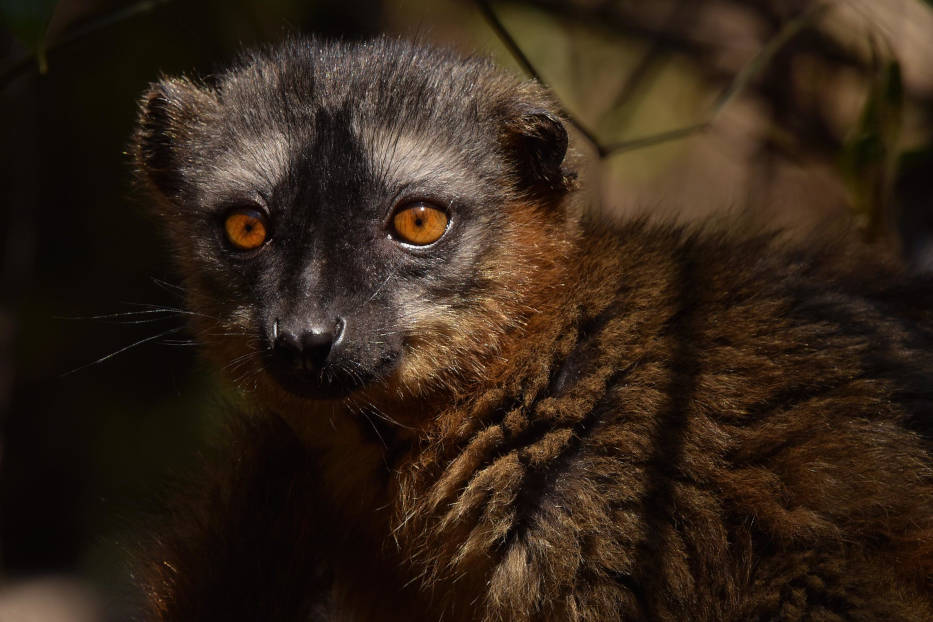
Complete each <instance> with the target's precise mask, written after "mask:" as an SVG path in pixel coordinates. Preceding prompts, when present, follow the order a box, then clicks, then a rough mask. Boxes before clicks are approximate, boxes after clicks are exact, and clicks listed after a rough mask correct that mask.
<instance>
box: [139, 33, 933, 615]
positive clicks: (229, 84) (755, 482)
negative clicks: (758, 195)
mask: <svg viewBox="0 0 933 622" xmlns="http://www.w3.org/2000/svg"><path fill="white" fill-rule="evenodd" d="M390 104H391V105H390ZM335 111H336V112H335ZM559 118H560V115H559V113H558V112H557V110H556V107H555V105H554V104H553V102H552V101H551V99H550V98H549V96H548V95H547V94H546V93H545V92H544V91H543V90H542V89H541V88H540V87H538V86H537V85H534V84H529V83H522V82H520V81H519V80H517V79H515V78H512V77H509V76H507V75H505V74H503V73H501V72H500V71H499V70H497V69H495V68H494V67H492V66H491V65H490V64H488V63H487V62H485V61H481V60H476V59H468V60H462V59H459V58H458V57H456V56H455V55H453V54H451V53H450V52H446V51H437V50H433V49H430V48H425V47H420V46H417V45H412V44H409V43H404V42H397V41H392V40H388V39H380V40H377V41H374V42H370V43H367V44H363V45H360V46H357V45H353V44H327V43H321V42H318V41H312V40H293V41H291V42H289V43H287V44H285V45H284V46H283V47H281V48H277V49H270V50H266V51H263V52H260V53H254V54H249V55H247V56H246V57H245V58H244V59H243V60H242V61H241V62H240V63H239V64H238V65H236V66H235V67H234V68H233V69H231V70H230V71H228V72H226V73H224V74H221V75H220V76H219V77H217V78H216V79H215V80H213V81H212V83H211V84H210V85H199V84H196V83H195V82H192V81H188V80H184V79H165V80H162V81H161V82H159V83H157V84H155V85H153V87H152V89H151V90H150V92H149V93H147V95H146V96H145V97H144V99H143V103H142V109H141V115H140V122H139V129H138V132H137V136H136V141H135V146H134V154H135V157H136V162H137V165H138V168H139V172H140V179H141V180H142V181H143V183H144V184H146V185H147V186H148V188H149V190H150V191H151V192H152V193H153V195H154V197H155V202H156V204H157V209H156V213H157V215H158V216H157V217H158V218H159V219H160V220H161V222H163V223H164V224H165V225H166V226H165V229H166V231H167V234H168V237H169V239H170V240H171V242H172V245H173V247H174V249H175V256H176V261H177V263H178V265H179V267H180V270H181V271H182V273H183V275H184V277H185V281H186V285H187V290H188V295H189V304H190V306H191V308H192V309H193V310H194V311H195V312H196V315H194V316H193V326H194V330H195V332H196V334H197V335H198V338H199V340H200V341H201V342H202V343H203V345H204V349H205V352H206V353H207V355H208V356H209V357H210V359H211V360H212V361H213V363H214V364H215V365H216V366H217V367H218V368H220V369H222V370H223V371H224V373H225V374H226V375H227V376H228V377H229V378H230V379H231V380H232V381H233V382H234V383H235V384H236V385H237V386H238V387H239V388H240V389H241V391H242V393H243V394H244V396H245V397H246V399H247V400H248V401H249V402H250V404H251V408H252V409H253V411H254V412H253V414H252V415H251V416H249V417H247V418H245V419H243V420H242V421H241V419H240V417H239V416H238V415H236V414H234V413H231V421H232V422H233V423H232V424H231V426H232V427H233V428H234V434H233V437H232V438H231V439H230V440H229V447H230V449H229V451H230V454H229V455H230V458H229V463H224V462H223V461H220V462H217V463H216V464H215V465H214V466H209V467H208V468H207V469H206V470H205V473H204V475H203V477H202V478H201V479H200V480H199V481H198V482H197V483H195V484H194V492H193V493H191V494H189V495H188V496H182V499H180V500H177V501H175V502H174V503H173V505H172V508H173V509H172V512H173V513H174V518H172V519H166V520H165V521H164V522H162V523H159V524H157V525H156V526H155V527H154V536H153V538H152V539H151V542H149V543H148V544H146V545H144V546H142V547H140V551H139V553H138V557H139V560H140V562H139V565H138V567H137V573H138V574H137V577H138V580H139V584H140V587H141V589H142V590H143V592H144V593H145V595H146V607H145V608H146V614H145V615H146V616H147V619H152V620H175V621H179V620H259V619H268V620H309V619H313V620H360V621H362V620H379V621H385V620H399V621H401V620H405V621H411V620H426V621H427V620H431V621H433V620H444V621H445V622H446V621H467V620H482V621H486V622H494V621H495V622H506V621H509V622H512V621H528V622H531V621H538V620H547V621H550V620H554V621H557V620H574V621H581V622H583V621H603V620H669V621H681V620H701V621H710V622H713V621H719V620H730V621H735V622H740V621H747V620H801V621H802V620H844V619H845V620H866V621H868V620H917V621H920V620H930V619H933V599H931V596H930V595H931V593H933V584H931V577H933V467H931V460H930V451H931V431H933V424H931V417H933V321H931V320H933V317H931V313H933V311H931V309H933V289H931V283H929V282H924V281H920V280H917V279H916V278H915V277H912V276H911V275H909V274H905V273H904V272H903V271H902V269H901V268H900V267H898V266H897V265H896V264H894V263H893V262H891V261H890V260H888V259H886V258H885V257H884V256H883V253H881V252H880V251H877V250H874V249H860V248H858V247H856V246H853V245H851V243H846V242H845V241H844V240H843V239H842V238H838V237H836V236H831V235H827V236H825V237H824V239H822V240H820V241H819V242H815V243H812V244H791V243H788V242H785V241H782V240H781V237H780V236H779V235H747V234H738V233H723V232H716V230H714V229H713V228H709V229H707V230H702V229H701V230H695V231H694V230H690V229H686V228H683V227H674V226H662V225H656V224H649V223H647V222H644V221H636V222H630V223H626V224H622V225H619V226H616V227H610V226H609V225H606V224H604V223H598V222H591V221H589V220H587V219H586V218H585V217H583V215H582V213H583V210H582V209H581V205H580V195H579V192H578V189H577V187H576V183H575V181H574V180H575V176H574V169H575V167H576V162H575V156H574V155H573V151H572V150H571V151H570V152H568V153H567V154H566V155H565V148H566V135H565V134H564V133H563V130H562V129H561V127H560V125H559V124H560V121H559ZM315 128H316V129H315ZM315 132H317V133H315ZM309 158H310V159H311V161H310V162H309ZM330 162H338V163H341V166H336V165H334V166H331V167H330V168H329V166H330V165H329V163H330ZM409 180H420V181H418V182H417V183H420V184H422V190H419V192H424V193H427V194H429V195H431V196H429V197H421V196H419V197H416V198H418V199H425V198H428V199H433V200H434V201H436V202H438V204H441V203H443V205H442V207H445V208H446V207H447V206H448V205H450V206H452V208H451V209H452V211H451V213H452V219H453V220H452V225H451V230H450V231H451V237H446V236H445V237H442V239H441V242H439V243H438V244H439V245H438V246H437V247H433V248H426V249H423V251H417V252H422V253H423V254H422V255H418V256H417V257H416V256H414V255H412V256H408V255H405V254H404V253H407V252H409V251H406V250H404V249H402V248H396V247H395V246H392V244H393V242H392V241H391V240H387V239H385V238H384V237H383V235H384V229H381V228H380V227H382V225H381V224H380V223H381V222H382V219H383V218H387V217H388V216H389V214H390V213H391V212H390V211H388V210H387V209H386V207H391V204H390V203H391V202H389V203H387V204H386V206H384V207H380V208H378V209H377V208H376V207H374V205H360V204H359V201H362V200H363V198H365V196H372V197H377V198H375V199H373V201H375V202H376V203H379V202H380V201H382V199H380V198H378V197H379V196H381V195H379V193H378V191H375V190H374V191H372V193H371V194H370V195H363V194H360V195H359V196H358V197H357V195H355V194H353V193H355V192H357V189H358V188H368V187H373V188H378V187H382V186H380V184H382V185H384V186H385V188H389V189H391V188H397V187H407V186H406V183H407V182H408V181H409ZM413 183H414V182H413ZM276 188H278V189H279V190H278V192H279V194H278V195H276V196H279V197H285V198H279V199H276V200H274V201H273V203H274V207H275V210H278V211H276V212H275V213H273V215H272V216H273V221H275V220H276V219H278V222H282V221H283V219H284V220H287V221H288V222H289V223H290V225H289V228H288V229H285V230H283V229H282V228H281V227H280V228H279V229H278V230H275V227H274V225H270V227H272V229H273V230H272V231H270V235H271V236H272V237H270V241H269V242H268V244H269V245H272V246H270V247H269V248H271V249H272V250H271V251H270V253H269V254H267V255H260V254H257V255H255V256H254V257H253V256H251V257H253V258H247V257H245V256H236V255H231V254H230V253H226V254H225V252H224V251H223V250H222V249H221V248H220V247H218V246H217V241H216V235H215V234H216V232H215V230H214V228H215V227H216V221H215V220H214V216H215V215H216V213H217V212H218V210H219V209H220V207H222V206H223V205H226V203H227V202H229V197H231V196H233V197H234V198H236V197H240V198H242V197H243V196H251V195H250V192H252V190H251V189H253V190H255V189H258V191H261V192H263V193H266V194H271V195H274V194H275V193H274V192H273V190H274V189H276ZM283 188H284V190H283ZM432 193H433V194H432ZM444 193H446V194H444ZM350 195H352V196H353V201H349V200H347V201H348V202H346V204H344V203H341V201H344V197H346V196H350ZM442 196H443V199H442V198H441V197H442ZM308 197H310V199H309V198H308ZM312 199H313V200H312ZM379 204H380V205H382V203H379ZM327 210H330V211H327ZM322 214H324V215H326V218H324V217H323V216H322ZM298 216H301V218H298ZM289 219H290V220H289ZM458 219H459V220H458ZM332 220H333V221H334V222H331V221H332ZM335 223H336V224H335ZM347 223H349V224H347ZM338 224H339V225H340V227H342V228H339V229H338V228H337V225H338ZM331 226H333V227H334V228H332V229H331V228H329V227H331ZM276 236H278V237H276ZM332 238H333V239H336V240H337V241H335V242H334V243H333V245H331V246H328V243H329V242H331V241H332ZM338 242H339V243H338ZM275 244H278V246H275ZM353 244H356V246H353ZM444 244H446V246H444ZM309 249H313V250H315V252H313V253H309V252H307V251H308V250H309ZM347 249H349V250H347ZM261 252H266V251H265V250H264V251H261ZM276 253H278V254H276ZM367 253H369V254H367ZM355 254H360V255H363V256H365V257H366V258H367V260H366V261H359V262H356V263H354V255H355ZM262 262H266V263H262ZM419 262H420V263H419ZM413 266H414V267H413ZM260 268H261V269H260ZM416 268H417V269H416ZM406 269H407V270H408V271H407V272H406ZM251 270H252V271H253V272H250V271H251ZM333 271H340V272H339V278H336V277H333V274H334V272H333ZM289 274H290V275H292V276H291V277H288V278H285V277H284V276H281V275H289ZM247 275H252V276H247ZM331 277H333V278H331ZM333 283H336V284H337V285H333ZM318 288H320V289H318ZM328 288H329V289H328ZM305 297H307V298H309V299H310V302H308V303H307V304H308V306H307V309H306V312H307V313H308V314H314V313H319V312H320V309H321V308H326V309H328V310H330V309H331V308H332V307H333V308H337V307H339V308H340V309H342V311H340V312H341V313H347V314H351V315H350V317H353V318H357V317H358V318H359V319H358V325H360V326H364V327H365V328H367V330H361V331H357V332H355V333H353V334H352V335H351V338H352V339H354V340H355V341H354V344H355V345H354V348H355V349H351V350H349V351H350V352H351V354H352V356H350V355H347V356H346V357H344V358H343V359H341V361H340V363H339V364H340V365H343V366H345V368H346V371H347V373H350V374H353V373H363V372H364V371H372V370H373V369H380V370H381V369H383V368H379V367H376V366H375V363H373V361H379V360H382V359H380V358H379V357H384V355H385V353H386V352H389V351H392V352H396V353H397V354H398V357H397V358H395V359H393V361H394V363H393V365H392V366H391V367H386V368H385V371H384V372H380V373H379V374H376V376H375V377H374V378H373V379H372V380H371V381H370V382H368V383H367V384H366V385H365V386H363V387H362V388H360V389H358V390H356V391H354V392H353V393H352V394H350V395H349V396H348V397H345V398H341V399H327V400H311V399H307V398H302V397H299V396H297V395H295V394H293V393H290V392H289V391H287V390H285V389H284V388H282V387H281V386H280V385H279V384H278V382H276V381H275V379H274V378H273V377H272V376H270V375H269V374H267V373H266V371H265V368H264V362H263V361H264V359H263V354H264V349H265V348H267V347H268V339H267V337H264V333H263V331H264V330H265V326H266V324H264V322H266V323H267V319H268V317H267V316H268V314H269V313H270V312H269V311H268V310H269V309H270V308H273V309H276V311H275V312H276V313H278V312H279V311H278V310H277V309H280V308H282V309H284V308H286V307H288V305H290V304H293V303H294V304H297V302H296V300H297V301H298V302H300V301H301V300H303V299H304V298H305ZM299 299H300V300H299ZM277 305H278V306H277ZM283 305H284V306H283ZM328 305H331V306H328ZM340 305H343V306H342V307H341V306H340ZM302 309H305V308H304V307H302ZM328 312H330V311H328ZM263 314H266V315H265V316H264V315H263ZM352 314H356V315H352ZM354 370H355V371H354ZM322 373H325V372H322ZM283 422H284V423H283Z"/></svg>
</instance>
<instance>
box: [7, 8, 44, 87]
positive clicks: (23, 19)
mask: <svg viewBox="0 0 933 622" xmlns="http://www.w3.org/2000/svg"><path fill="white" fill-rule="evenodd" d="M57 4H58V0H0V24H2V25H3V27H4V28H6V29H8V30H9V31H10V32H12V33H13V36H15V37H16V38H17V39H19V40H20V42H22V44H23V45H25V46H26V47H27V48H29V49H30V50H32V51H33V52H35V54H36V58H37V59H38V60H39V71H41V72H42V73H45V71H46V69H47V63H46V61H45V33H46V30H48V27H49V22H50V21H51V19H52V14H53V13H54V12H55V6H56V5H57Z"/></svg>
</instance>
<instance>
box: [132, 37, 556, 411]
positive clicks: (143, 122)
mask: <svg viewBox="0 0 933 622" xmlns="http://www.w3.org/2000/svg"><path fill="white" fill-rule="evenodd" d="M566 144H567V138H566V133H565V132H564V129H563V127H562V126H561V123H560V121H559V120H557V117H556V116H555V114H554V113H553V112H550V111H549V104H548V102H547V101H546V100H545V99H544V98H543V97H542V95H541V94H540V92H539V91H538V90H537V89H534V88H529V87H527V86H526V87H522V86H521V85H519V84H517V83H516V82H514V81H512V80H510V79H507V78H503V77H501V76H499V74H497V73H496V72H495V71H494V70H492V69H491V68H490V67H489V66H488V65H486V64H485V63H480V62H475V61H471V62H464V61H460V60H456V59H455V58H454V57H452V56H450V55H448V54H446V53H441V52H437V51H432V50H425V49H421V48H415V47H412V46H409V45H406V44H400V43H397V42H389V41H378V42H375V43H372V44H369V46H368V47H350V46H327V45H319V44H316V43H313V42H293V43H291V44H290V45H288V46H286V47H284V48H282V49H279V50H278V51H275V52H271V53H267V54H263V55H258V56H255V57H252V58H250V59H249V60H247V61H246V62H245V63H244V64H243V65H242V66H241V67H240V68H238V69H235V70H232V71H230V72H228V73H226V74H224V75H222V76H220V78H219V79H218V80H217V83H216V84H215V85H214V86H212V87H204V86H195V85H193V84H192V83H190V82H188V81H186V80H166V81H163V82H161V83H159V84H156V85H155V86H154V87H153V89H152V90H151V91H150V92H149V93H148V94H147V96H146V98H145V100H144V104H143V111H142V114H141V118H140V125H139V129H138V132H137V143H136V156H137V162H138V164H139V165H140V168H141V170H142V172H143V173H144V175H145V178H146V179H148V181H149V182H150V186H151V187H152V188H154V189H155V190H156V191H157V193H158V194H159V195H161V199H162V200H161V207H162V210H161V212H160V214H159V217H160V219H161V220H162V221H163V224H164V226H165V228H166V229H167V231H168V232H169V236H170V238H171V240H172V242H173V244H174V246H175V248H176V250H177V252H178V255H179V258H180V260H181V266H182V270H183V273H184V274H185V277H186V280H187V285H188V288H189V297H190V304H191V305H192V307H193V311H194V312H196V313H197V314H198V315H196V316H195V318H196V321H195V325H196V328H197V332H198V334H199V336H200V337H201V339H202V340H203V341H204V342H205V343H206V344H207V346H208V348H209V349H210V351H211V353H212V355H213V356H214V358H215V360H216V361H217V362H218V363H220V364H221V365H226V366H228V367H227V371H228V372H229V373H230V375H231V376H232V377H234V378H237V377H241V378H242V379H243V380H244V384H247V383H248V382H251V381H253V380H255V381H256V382H269V383H274V384H275V385H277V386H280V387H281V388H284V389H285V390H286V391H287V392H289V393H291V394H295V395H298V396H303V397H311V398H339V397H343V396H346V395H349V394H351V393H353V392H354V391H357V390H359V389H361V388H363V387H368V386H372V385H380V386H383V387H391V388H392V389H393V390H396V391H408V392H412V393H417V392H421V391H424V390H426V389H428V388H430V387H431V386H432V383H433V381H435V380H437V379H439V378H441V377H443V376H445V375H449V374H463V373H466V372H469V371H476V370H472V369H469V368H470V367H476V366H480V365H482V360H483V358H484V357H488V356H491V355H492V354H494V353H495V351H496V350H497V348H498V347H499V340H500V337H501V336H502V335H503V334H505V333H507V332H508V331H510V330H514V329H515V328H517V326H518V325H520V324H521V322H522V321H523V319H522V318H524V317H526V316H527V314H528V313H529V312H530V311H531V309H530V304H529V302H528V298H527V295H526V292H524V291H522V290H523V289H525V290H527V289H528V288H529V286H530V285H531V284H532V281H533V279H534V272H535V270H538V269H542V267H543V266H544V265H546V264H548V262H552V261H553V260H554V257H548V254H553V253H555V252H559V251H557V250H556V245H558V240H559V239H560V238H561V236H560V235H554V236H552V237H554V242H553V244H550V243H548V241H547V240H548V239H549V237H548V233H547V232H548V231H551V230H553V231H556V230H557V229H559V228H560V226H561V223H562V220H561V218H560V217H559V215H558V214H557V212H559V208H558V207H556V205H557V204H559V203H560V197H561V196H562V194H563V193H564V192H565V191H566V189H567V186H568V185H569V176H568V174H567V173H566V172H565V171H563V170H562V169H561V161H562V159H563V156H564V152H565V150H566ZM529 228H531V229H532V231H531V232H530V233H529ZM445 380H449V378H445ZM247 386H248V384H247Z"/></svg>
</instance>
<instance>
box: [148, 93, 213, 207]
mask: <svg viewBox="0 0 933 622" xmlns="http://www.w3.org/2000/svg"><path fill="white" fill-rule="evenodd" d="M216 106H217V100H216V99H215V96H214V94H213V93H212V92H210V91H208V90H207V89H206V88H201V87H199V86H197V85H195V84H194V83H193V82H191V81H190V80H188V79H186V78H164V79H162V80H160V81H159V82H155V83H153V84H152V85H150V87H149V90H148V91H147V92H146V94H145V95H143V97H142V100H141V101H140V108H139V117H138V118H137V122H136V132H135V133H134V136H133V155H134V158H135V160H136V167H137V169H138V171H139V174H140V175H141V176H142V177H143V178H144V179H146V180H147V181H149V182H150V184H151V186H152V187H153V188H154V189H155V190H157V191H158V192H159V193H161V194H162V195H164V196H166V197H169V198H171V197H174V196H177V195H178V193H179V191H180V190H181V185H182V168H183V166H184V164H185V162H186V160H187V157H186V153H190V152H191V149H192V147H191V142H192V139H193V138H194V136H195V133H196V130H197V129H198V128H199V127H200V126H201V125H202V124H203V122H204V120H205V117H207V116H208V115H210V114H211V113H212V112H213V111H214V110H216Z"/></svg>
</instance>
